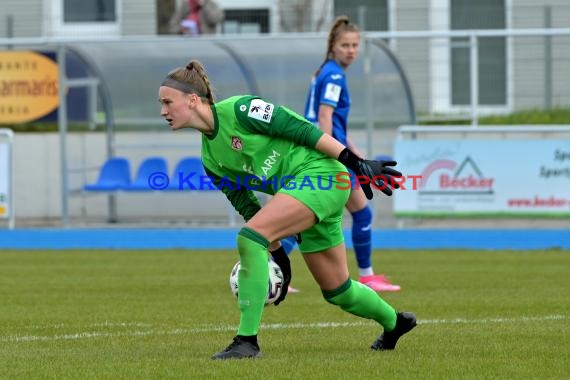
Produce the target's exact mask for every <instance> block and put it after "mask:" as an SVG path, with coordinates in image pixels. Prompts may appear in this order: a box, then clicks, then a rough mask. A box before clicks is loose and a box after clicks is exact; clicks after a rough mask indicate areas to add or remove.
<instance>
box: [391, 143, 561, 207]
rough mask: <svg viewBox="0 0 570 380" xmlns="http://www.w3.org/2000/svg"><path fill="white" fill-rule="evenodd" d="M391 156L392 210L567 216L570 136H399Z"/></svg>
mask: <svg viewBox="0 0 570 380" xmlns="http://www.w3.org/2000/svg"><path fill="white" fill-rule="evenodd" d="M394 156H395V158H396V159H397V161H398V169H399V170H400V171H402V173H404V175H405V176H406V178H407V180H406V182H405V183H404V188H405V189H402V190H398V191H396V194H395V198H394V213H395V215H396V216H477V215H485V216H510V215H512V216H521V215H529V216H548V217H557V216H562V217H566V216H570V140H539V141H532V140H466V141H463V140H397V141H396V145H395V154H394ZM412 177H415V178H416V179H415V181H413V178H412ZM414 182H415V183H414ZM414 185H415V186H414Z"/></svg>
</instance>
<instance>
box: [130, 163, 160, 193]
mask: <svg viewBox="0 0 570 380" xmlns="http://www.w3.org/2000/svg"><path fill="white" fill-rule="evenodd" d="M167 176H168V163H167V162H166V159H164V158H163V157H148V158H146V159H144V160H143V161H142V162H141V164H140V165H139V168H138V171H137V175H136V177H135V180H134V181H133V182H132V183H130V184H129V185H126V186H123V187H121V190H126V191H153V190H164V187H163V185H168V182H167V178H166V177H167Z"/></svg>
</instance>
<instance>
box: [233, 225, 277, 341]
mask: <svg viewBox="0 0 570 380" xmlns="http://www.w3.org/2000/svg"><path fill="white" fill-rule="evenodd" d="M237 245H238V251H239V257H240V262H241V264H240V270H239V274H238V304H239V310H240V318H239V328H238V333H237V335H245V336H250V335H257V332H258V330H259V325H260V324H261V316H262V314H263V308H264V307H265V298H266V297H267V291H268V284H269V270H268V266H267V260H268V256H267V247H268V246H269V242H268V241H267V240H266V239H265V238H264V237H263V236H261V235H260V234H258V233H257V232H255V231H253V230H252V229H249V228H247V227H244V228H242V229H241V231H240V232H239V234H238V237H237Z"/></svg>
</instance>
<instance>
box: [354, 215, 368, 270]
mask: <svg viewBox="0 0 570 380" xmlns="http://www.w3.org/2000/svg"><path fill="white" fill-rule="evenodd" d="M352 245H353V247H354V253H355V254H356V262H357V263H358V267H359V268H370V267H371V266H372V262H371V260H370V257H371V256H372V211H371V210H370V207H368V206H366V207H364V208H363V209H362V210H359V211H356V212H354V213H352Z"/></svg>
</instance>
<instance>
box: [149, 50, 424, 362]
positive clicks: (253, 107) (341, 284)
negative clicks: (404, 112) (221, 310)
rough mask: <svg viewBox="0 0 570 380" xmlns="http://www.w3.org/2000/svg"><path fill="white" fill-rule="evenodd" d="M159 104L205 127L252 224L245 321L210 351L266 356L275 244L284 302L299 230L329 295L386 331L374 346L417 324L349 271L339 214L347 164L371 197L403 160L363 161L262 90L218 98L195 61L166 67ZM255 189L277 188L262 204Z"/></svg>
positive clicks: (213, 170) (244, 245) (242, 289)
mask: <svg viewBox="0 0 570 380" xmlns="http://www.w3.org/2000/svg"><path fill="white" fill-rule="evenodd" d="M159 102H160V104H161V109H160V114H161V116H162V117H163V118H164V119H165V120H166V121H167V122H168V124H169V125H170V127H171V129H172V130H178V129H182V128H193V129H196V130H198V131H200V132H202V163H203V165H204V168H205V170H206V172H207V173H208V175H209V176H210V177H212V178H213V181H214V183H215V184H216V186H217V187H218V188H219V189H220V190H221V191H222V192H223V193H224V194H225V195H226V196H227V198H228V199H229V201H230V202H231V204H232V206H233V207H234V208H235V209H236V211H237V212H239V213H240V214H241V215H242V216H243V218H244V220H245V222H246V223H245V225H244V227H243V228H242V229H241V230H240V231H239V233H238V236H237V247H238V251H239V259H240V261H241V269H240V272H239V276H238V287H239V293H238V305H239V310H240V320H239V327H238V330H237V334H236V336H235V337H234V338H233V341H232V343H231V344H230V345H229V346H228V347H227V348H225V349H224V350H222V351H220V352H218V353H216V354H214V355H213V356H212V359H216V360H223V359H242V358H254V357H259V356H260V355H261V352H260V349H259V345H258V342H257V334H258V332H259V327H260V324H261V317H262V314H263V309H264V304H265V298H266V294H267V284H268V281H269V273H268V266H267V260H268V251H269V250H271V254H272V255H273V258H274V260H275V262H276V263H277V264H278V265H279V266H281V269H282V270H283V273H284V275H285V284H284V287H283V288H284V289H283V290H284V292H283V293H282V295H281V297H280V299H278V300H277V302H276V304H278V303H279V302H281V301H282V300H283V299H284V298H285V295H286V289H287V285H288V284H289V281H290V280H291V268H290V264H289V259H288V258H287V255H286V254H285V252H284V251H283V249H282V248H279V239H281V238H284V237H286V236H291V235H296V234H299V233H300V234H301V235H300V236H301V239H300V241H301V242H300V244H299V249H300V251H301V252H302V254H303V259H304V260H305V263H306V265H307V267H308V268H309V271H310V272H311V274H312V276H313V278H314V279H315V281H316V282H317V284H318V285H319V287H320V288H321V291H322V294H323V297H324V298H325V300H326V301H327V302H329V303H331V304H333V305H336V306H338V307H340V308H341V309H342V310H344V311H347V312H349V313H351V314H354V315H356V316H359V317H362V318H367V319H372V320H374V321H376V322H378V323H379V324H380V325H382V327H383V332H382V333H381V334H380V336H379V337H378V338H377V339H376V340H375V341H374V342H373V343H372V347H371V348H372V349H375V350H391V349H394V348H395V346H396V342H397V341H398V339H399V338H400V337H401V336H402V335H403V334H405V333H407V332H408V331H410V330H411V329H412V328H414V327H415V325H416V318H415V316H414V314H412V313H410V312H397V311H396V310H395V309H394V308H393V307H392V306H391V305H389V304H388V303H387V302H386V301H384V300H383V299H382V298H381V297H380V296H379V295H378V294H377V293H376V292H375V291H373V290H372V289H370V288H369V287H367V286H365V285H363V284H361V283H359V282H356V281H352V280H351V279H350V278H349V272H348V265H347V259H346V248H345V245H344V237H343V232H342V214H343V209H344V205H345V204H346V201H347V199H348V196H349V195H350V185H348V186H347V185H346V183H343V181H342V180H341V175H339V174H342V173H346V168H350V169H351V170H353V171H354V172H355V173H356V174H357V175H359V176H361V178H363V179H365V180H363V181H362V187H361V188H362V190H363V191H364V192H365V194H366V196H367V197H368V199H372V196H373V193H372V187H374V188H378V189H381V190H382V191H383V192H384V193H386V194H388V195H391V194H392V189H391V185H393V184H394V183H395V181H393V177H399V176H401V173H400V172H398V171H396V170H394V169H393V168H392V167H393V166H395V165H396V163H395V162H393V161H388V162H383V161H370V160H363V159H361V158H359V157H357V156H356V155H355V154H354V153H352V152H351V151H350V150H349V149H347V148H346V147H345V146H344V145H342V144H341V143H340V142H338V141H337V140H335V139H334V138H333V137H331V136H330V135H327V134H324V133H323V132H322V131H320V130H319V129H318V128H315V126H314V125H313V124H312V123H310V122H309V121H307V120H306V119H304V118H303V117H301V116H299V115H298V114H296V113H294V112H293V111H291V110H290V109H288V108H286V107H284V106H280V105H276V104H272V103H270V102H268V101H266V100H264V99H261V98H259V97H256V96H233V97H230V98H228V99H225V100H222V101H219V102H215V101H214V97H213V94H212V89H211V84H210V81H209V79H208V76H207V74H206V70H205V68H204V66H203V65H202V64H201V63H200V62H199V61H196V60H193V61H191V62H190V63H189V64H188V65H186V66H185V67H180V68H177V69H174V70H173V71H171V72H170V73H168V75H167V76H166V78H165V79H164V81H163V82H162V84H161V86H160V88H159ZM346 178H348V175H346ZM244 179H247V180H248V181H250V182H248V183H244ZM371 181H373V182H374V183H373V184H372V186H371V183H370V182H371ZM329 182H330V183H329ZM260 183H261V185H259V184H260ZM309 183H310V184H311V185H308V184H309ZM255 184H257V186H254V185H255ZM300 184H304V186H300ZM319 184H320V185H319ZM254 187H255V188H256V190H259V191H262V192H265V193H267V194H270V195H273V197H272V198H271V200H270V201H269V202H268V203H267V204H265V205H264V206H263V207H261V206H260V204H259V202H258V201H257V198H256V197H255V195H254V194H253V192H252V190H251V189H252V188H254ZM395 187H397V185H395Z"/></svg>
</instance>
